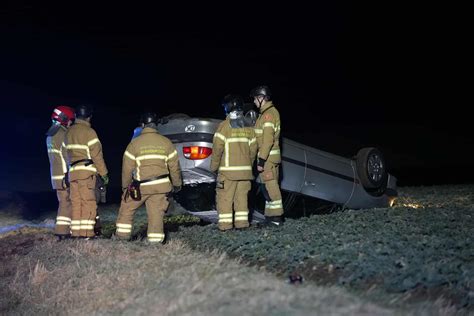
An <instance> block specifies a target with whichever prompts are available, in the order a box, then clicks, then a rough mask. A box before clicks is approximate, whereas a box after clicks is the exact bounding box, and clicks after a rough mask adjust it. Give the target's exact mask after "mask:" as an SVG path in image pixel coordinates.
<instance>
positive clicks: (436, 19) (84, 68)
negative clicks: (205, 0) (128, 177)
mask: <svg viewBox="0 0 474 316" xmlns="http://www.w3.org/2000/svg"><path fill="white" fill-rule="evenodd" d="M326 2H327V1H325V2H323V3H322V4H315V5H313V6H314V7H313V8H309V7H303V6H297V5H294V6H291V5H289V4H288V3H286V4H285V6H281V7H278V6H276V5H275V4H272V5H263V4H262V5H255V4H253V5H249V6H245V5H244V4H243V3H241V4H239V5H229V4H228V5H227V6H223V5H221V6H217V7H216V6H211V5H209V6H207V7H203V6H200V4H199V5H196V4H195V5H194V6H189V5H186V4H184V3H177V4H176V6H175V7H165V6H163V5H162V4H159V5H158V4H157V5H156V6H154V7H153V6H148V7H147V6H142V5H140V4H138V3H135V2H128V5H127V6H120V5H118V2H116V3H110V4H107V5H105V4H103V5H98V4H97V3H94V4H93V5H91V6H87V5H83V4H82V2H73V3H74V5H72V4H71V2H67V3H62V4H61V5H58V4H55V5H45V4H31V5H28V4H18V3H15V4H13V5H8V4H2V5H1V9H0V34H1V43H0V48H1V49H0V104H1V109H2V115H1V127H0V129H1V130H0V131H1V133H2V136H3V145H2V156H1V160H0V162H1V163H0V170H1V177H0V190H5V189H8V190H20V191H43V190H48V189H49V187H50V182H49V164H48V160H47V153H46V146H45V132H46V130H47V129H48V127H49V125H50V115H51V111H52V110H53V108H54V107H55V106H56V105H59V104H67V105H71V106H76V105H79V104H81V103H88V104H92V105H93V106H94V108H95V114H94V117H93V121H92V124H93V127H94V128H95V130H96V131H97V133H98V135H99V138H100V139H101V141H102V143H103V146H104V156H105V159H106V163H107V164H108V167H109V169H110V174H111V181H112V185H117V186H118V185H119V183H120V173H121V169H120V168H121V159H122V154H123V151H124V150H125V147H126V145H127V144H128V142H129V140H130V137H131V135H132V131H133V129H134V127H136V126H137V122H138V118H139V115H140V113H141V112H143V111H145V110H153V111H155V112H157V113H158V114H159V115H168V114H170V113H175V112H182V113H187V114H189V115H191V116H200V117H213V118H223V115H224V114H223V111H222V108H221V106H220V102H221V99H222V97H223V96H224V95H226V94H227V93H237V94H241V95H243V96H245V97H247V98H248V93H249V91H250V89H252V88H253V87H255V86H256V85H260V84H267V85H269V86H270V88H271V89H272V91H273V94H274V102H275V104H276V106H277V108H278V109H279V110H280V114H281V116H282V134H283V136H285V137H288V138H290V139H293V140H295V141H299V142H302V143H305V144H308V145H312V146H315V147H316V148H318V149H322V150H325V151H329V152H332V153H335V154H339V155H342V156H347V157H350V156H352V155H354V154H356V153H357V150H358V149H360V148H362V147H369V146H375V147H378V148H379V149H381V150H382V152H383V153H384V154H385V156H386V160H387V164H388V168H389V171H390V172H391V173H392V174H394V175H395V176H397V178H398V180H399V184H400V185H430V184H442V183H446V184H451V183H466V182H470V183H472V182H474V168H473V166H472V163H473V161H474V160H473V158H472V153H473V147H474V137H473V136H472V134H473V133H472V131H471V121H472V119H471V117H472V116H469V115H467V114H466V113H467V112H466V110H465V109H463V108H465V107H466V105H468V106H472V100H471V102H469V101H467V100H465V99H463V98H462V97H461V95H462V94H463V91H464V90H466V89H467V85H468V84H467V81H463V80H461V79H460V77H461V76H459V75H458V72H459V71H460V72H463V71H464V70H463V69H465V65H463V62H462V54H463V52H464V50H463V48H462V47H460V45H461V46H462V45H463V44H458V43H459V42H458V41H457V36H458V35H459V32H457V31H456V30H454V28H453V27H450V28H448V27H447V24H450V23H448V22H447V19H446V17H445V16H443V13H442V12H436V14H432V13H433V12H432V10H431V9H432V8H430V7H415V6H414V5H413V4H402V3H397V4H396V5H395V4H393V3H392V4H390V3H386V4H380V3H379V4H374V3H372V4H369V3H366V4H358V3H352V4H351V3H343V2H338V3H337V4H336V3H334V4H333V3H332V2H334V1H329V3H326ZM446 15H447V13H446ZM450 25H451V24H450ZM470 99H472V97H471V98H470Z"/></svg>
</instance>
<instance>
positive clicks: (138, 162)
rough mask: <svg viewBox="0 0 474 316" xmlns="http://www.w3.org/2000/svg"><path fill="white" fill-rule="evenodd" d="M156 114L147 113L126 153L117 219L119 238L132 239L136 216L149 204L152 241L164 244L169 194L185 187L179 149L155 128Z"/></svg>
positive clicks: (149, 226)
mask: <svg viewBox="0 0 474 316" xmlns="http://www.w3.org/2000/svg"><path fill="white" fill-rule="evenodd" d="M157 122H158V119H157V116H156V114H154V113H145V114H143V115H142V118H141V121H140V123H141V126H142V128H143V130H142V132H141V134H140V135H139V136H137V137H136V138H134V139H132V141H131V142H130V144H129V145H128V146H127V149H126V150H125V153H124V155H123V163H122V189H123V191H124V192H123V194H122V202H121V205H120V210H119V215H118V218H117V224H116V226H117V230H116V233H115V236H116V238H118V239H127V240H128V239H130V236H131V233H132V225H133V215H134V214H135V211H136V209H137V208H138V207H140V206H141V205H142V204H143V203H145V204H146V210H147V216H148V231H147V239H148V242H149V243H157V244H160V243H163V242H164V240H165V232H164V229H163V217H164V214H165V212H166V210H167V208H168V205H169V202H168V196H169V194H170V193H172V192H174V193H176V192H178V191H179V190H180V189H181V186H182V179H181V168H180V166H179V157H178V152H177V151H176V148H175V146H174V145H173V143H172V142H171V141H170V140H169V139H168V138H166V137H164V136H162V135H160V134H158V131H157V130H156V126H157Z"/></svg>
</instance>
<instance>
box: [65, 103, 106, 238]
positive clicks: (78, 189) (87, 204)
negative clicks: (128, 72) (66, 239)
mask: <svg viewBox="0 0 474 316" xmlns="http://www.w3.org/2000/svg"><path fill="white" fill-rule="evenodd" d="M91 118H92V109H91V107H90V106H86V105H81V106H79V107H78V108H77V109H76V122H75V124H74V125H72V126H71V127H70V128H69V130H68V131H67V133H66V139H65V142H64V144H63V149H64V150H65V153H66V155H67V157H68V163H69V172H68V180H69V183H70V188H69V191H70V195H69V196H70V199H71V204H72V221H71V233H72V236H73V237H83V238H91V237H95V232H94V225H95V224H96V216H97V201H96V193H95V188H96V180H97V179H96V178H97V176H100V177H101V178H102V180H103V182H104V185H107V184H108V182H109V177H108V171H107V167H106V165H105V162H104V158H103V154H102V144H101V143H100V141H99V138H98V137H97V134H96V132H95V131H94V129H92V128H91V123H90V121H91Z"/></svg>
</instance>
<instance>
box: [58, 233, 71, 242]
mask: <svg viewBox="0 0 474 316" xmlns="http://www.w3.org/2000/svg"><path fill="white" fill-rule="evenodd" d="M55 236H56V237H58V241H63V240H67V239H70V238H71V235H69V234H67V235H60V234H55Z"/></svg>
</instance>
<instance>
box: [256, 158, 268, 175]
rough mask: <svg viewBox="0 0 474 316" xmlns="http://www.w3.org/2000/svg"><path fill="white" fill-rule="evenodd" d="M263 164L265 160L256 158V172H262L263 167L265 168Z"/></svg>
mask: <svg viewBox="0 0 474 316" xmlns="http://www.w3.org/2000/svg"><path fill="white" fill-rule="evenodd" d="M265 162H266V160H265V159H263V158H260V157H259V158H258V162H257V170H258V172H263V167H264V166H265Z"/></svg>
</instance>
